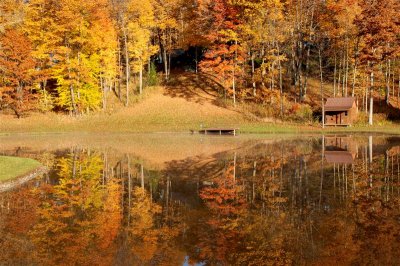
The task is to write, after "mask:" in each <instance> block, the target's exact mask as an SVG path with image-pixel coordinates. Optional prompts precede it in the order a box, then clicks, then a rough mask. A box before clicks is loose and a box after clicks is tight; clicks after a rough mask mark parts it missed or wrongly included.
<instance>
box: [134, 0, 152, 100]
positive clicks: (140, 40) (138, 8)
mask: <svg viewBox="0 0 400 266" xmlns="http://www.w3.org/2000/svg"><path fill="white" fill-rule="evenodd" d="M153 9H154V8H153V5H152V2H151V1H149V0H146V1H137V0H132V1H131V2H130V3H129V5H128V18H127V21H128V25H127V31H128V51H129V59H130V61H131V66H132V68H131V69H132V72H133V73H135V74H136V73H138V74H139V93H140V94H142V92H143V69H144V67H145V65H147V64H150V61H151V60H150V58H151V56H153V55H154V54H156V53H157V51H158V47H157V46H155V45H153V44H152V42H151V40H152V30H153V29H154V27H155V26H156V24H155V18H154V11H153Z"/></svg>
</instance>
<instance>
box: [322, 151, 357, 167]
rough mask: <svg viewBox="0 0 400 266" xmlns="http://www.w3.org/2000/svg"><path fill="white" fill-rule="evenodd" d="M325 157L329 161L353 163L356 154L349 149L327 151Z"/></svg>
mask: <svg viewBox="0 0 400 266" xmlns="http://www.w3.org/2000/svg"><path fill="white" fill-rule="evenodd" d="M325 158H326V161H327V162H328V163H344V164H352V163H353V162H354V159H355V158H356V154H355V153H351V152H349V151H325Z"/></svg>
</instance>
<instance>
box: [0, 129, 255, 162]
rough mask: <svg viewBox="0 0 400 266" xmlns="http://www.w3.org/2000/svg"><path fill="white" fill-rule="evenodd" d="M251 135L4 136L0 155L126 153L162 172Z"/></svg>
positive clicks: (0, 140)
mask: <svg viewBox="0 0 400 266" xmlns="http://www.w3.org/2000/svg"><path fill="white" fill-rule="evenodd" d="M250 140H251V139H250V137H249V136H247V137H246V136H238V137H235V138H231V137H219V136H218V137H210V136H207V137H204V136H199V135H189V134H148V135H145V134H123V135H122V134H119V135H118V134H106V135H93V134H83V135H82V134H80V135H75V134H65V135H63V134H57V135H39V136H34V137H33V136H23V135H22V136H1V137H0V152H5V151H6V152H7V153H10V152H20V153H25V154H29V153H30V152H32V153H37V152H38V151H47V152H54V151H57V150H66V149H70V148H71V147H76V148H79V147H85V148H91V149H96V150H100V151H103V152H107V153H109V154H111V155H115V156H110V157H122V156H123V155H125V154H131V155H132V156H136V157H140V158H141V160H142V161H143V162H145V164H146V165H148V166H149V167H152V168H157V169H162V168H163V167H164V163H165V162H169V161H172V160H183V159H185V158H189V157H195V156H203V155H212V154H215V153H218V152H222V151H227V150H232V149H235V148H238V147H241V146H243V145H244V144H245V143H247V142H248V141H250Z"/></svg>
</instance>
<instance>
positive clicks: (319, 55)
mask: <svg viewBox="0 0 400 266" xmlns="http://www.w3.org/2000/svg"><path fill="white" fill-rule="evenodd" d="M318 58H319V74H320V90H321V106H322V128H325V105H324V89H323V82H324V80H323V73H322V56H321V47H320V48H319V49H318Z"/></svg>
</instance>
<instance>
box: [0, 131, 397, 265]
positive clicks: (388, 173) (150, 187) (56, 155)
mask: <svg viewBox="0 0 400 266" xmlns="http://www.w3.org/2000/svg"><path fill="white" fill-rule="evenodd" d="M0 155H4V156H18V157H26V158H32V159H35V160H37V161H39V162H41V163H42V164H43V165H45V166H47V168H48V169H49V170H48V172H46V173H45V174H43V175H40V176H38V177H36V178H35V179H34V180H31V181H29V182H27V183H25V184H23V185H20V186H18V187H15V188H14V189H12V190H9V191H6V192H3V193H1V194H0V261H1V263H0V264H5V265H271V264H275V265H290V264H296V265H298V264H300V265H304V264H318V265H319V264H328V265H332V264H338V265H348V264H356V265H359V264H361V265H365V264H368V265H400V164H399V157H400V137H395V136H380V135H373V136H368V135H326V136H312V135H311V136H305V135H304V136H297V137H296V136H268V135H264V136H246V135H242V136H236V137H230V136H200V135H186V134H175V135H170V134H149V135H139V134H138V135H134V134H132V135H117V134H110V135H108V134H103V135H95V136H94V135H89V134H86V135H85V134H82V135H54V136H45V135H38V136H3V137H0ZM0 170H1V169H0Z"/></svg>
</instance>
